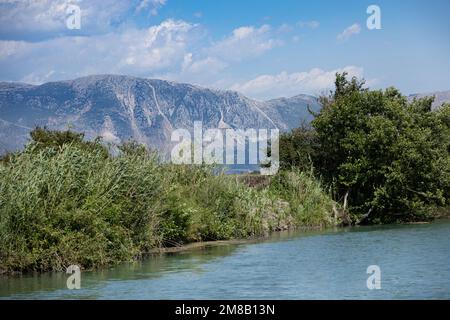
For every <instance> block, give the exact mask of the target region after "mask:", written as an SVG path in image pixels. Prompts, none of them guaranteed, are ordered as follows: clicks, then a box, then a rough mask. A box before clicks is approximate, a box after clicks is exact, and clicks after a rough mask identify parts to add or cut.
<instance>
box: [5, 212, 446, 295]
mask: <svg viewBox="0 0 450 320" xmlns="http://www.w3.org/2000/svg"><path fill="white" fill-rule="evenodd" d="M371 265H376V266H378V267H379V269H380V271H381V274H380V284H381V288H380V289H372V290H369V289H368V286H367V283H366V282H367V279H368V277H369V276H371V275H370V274H367V268H368V267H369V266H371ZM67 277H68V275H66V274H64V273H44V274H40V275H23V276H19V277H0V299H430V298H433V299H450V221H449V220H446V221H439V222H435V223H431V224H417V225H390V226H376V227H353V228H346V229H337V230H327V231H321V232H285V233H277V234H274V235H273V236H272V237H271V238H270V239H267V240H264V241H260V242H256V243H254V242H252V243H243V244H229V245H220V246H210V247H206V248H202V249H195V250H189V251H183V252H179V253H170V254H161V255H154V256H151V257H149V258H147V259H145V260H143V261H140V262H136V263H125V264H120V265H118V266H114V267H111V268H109V269H104V270H101V271H92V272H82V274H81V289H79V290H69V289H67V287H66V280H67Z"/></svg>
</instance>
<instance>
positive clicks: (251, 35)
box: [208, 24, 282, 61]
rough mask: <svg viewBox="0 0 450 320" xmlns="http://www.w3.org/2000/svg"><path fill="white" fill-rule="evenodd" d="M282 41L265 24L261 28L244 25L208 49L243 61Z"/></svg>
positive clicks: (229, 58) (215, 54)
mask: <svg viewBox="0 0 450 320" xmlns="http://www.w3.org/2000/svg"><path fill="white" fill-rule="evenodd" d="M281 44H282V41H281V40H279V39H276V38H275V37H274V35H273V34H272V28H271V27H270V26H269V25H267V24H265V25H262V26H261V27H259V28H256V27H254V26H244V27H240V28H237V29H234V30H233V33H232V34H231V36H229V37H227V38H225V39H223V40H222V41H219V42H217V43H215V44H214V45H213V46H212V47H211V48H210V49H209V50H208V51H209V53H210V54H211V55H214V56H217V57H219V58H221V59H223V60H226V61H241V60H244V59H246V58H249V57H255V56H259V55H261V54H263V53H265V52H266V51H268V50H270V49H272V48H274V47H276V46H279V45H281Z"/></svg>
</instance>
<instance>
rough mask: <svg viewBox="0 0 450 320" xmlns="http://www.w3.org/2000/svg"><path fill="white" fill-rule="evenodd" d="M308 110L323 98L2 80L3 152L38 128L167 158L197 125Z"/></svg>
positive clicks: (275, 118)
mask: <svg viewBox="0 0 450 320" xmlns="http://www.w3.org/2000/svg"><path fill="white" fill-rule="evenodd" d="M426 95H429V94H416V95H412V96H410V98H411V99H412V98H414V97H422V96H426ZM436 100H438V101H435V103H434V106H435V107H436V106H437V105H440V103H442V102H450V91H442V92H438V99H436ZM308 106H309V107H310V109H312V110H314V111H317V110H319V109H320V103H319V100H318V98H317V97H315V96H312V95H307V94H299V95H295V96H293V97H290V98H285V97H282V98H276V99H270V100H267V101H259V100H255V99H251V98H248V97H246V96H245V95H243V94H242V93H239V92H237V91H232V90H220V89H211V88H204V87H201V86H198V85H195V84H189V83H178V82H174V81H168V80H160V79H146V78H139V77H134V76H126V75H113V74H102V75H91V76H85V77H80V78H76V79H72V80H62V81H53V82H47V83H43V84H40V85H33V84H27V83H21V82H0V153H4V152H7V151H14V150H17V149H20V148H22V147H23V145H24V144H25V143H26V142H27V140H28V134H29V131H30V130H32V128H34V127H36V126H46V127H48V128H51V129H59V130H65V129H68V128H70V129H72V130H75V131H80V132H84V133H85V134H86V137H87V138H95V137H97V136H102V137H103V138H104V140H105V141H107V142H113V143H119V142H121V141H125V140H128V139H135V140H137V141H139V142H141V143H144V144H146V145H148V146H150V147H153V148H157V149H159V150H162V151H163V152H168V151H169V150H170V148H171V143H170V135H171V132H172V131H173V130H174V129H180V128H184V129H188V130H191V129H192V128H193V123H194V121H202V123H203V126H204V127H205V128H233V129H247V128H255V129H259V128H266V129H273V128H278V129H280V130H281V131H288V130H291V129H293V128H295V127H298V126H299V125H300V124H301V123H302V122H304V121H306V122H308V121H310V120H312V118H313V116H312V115H311V114H310V113H309V111H308V108H307V107H308Z"/></svg>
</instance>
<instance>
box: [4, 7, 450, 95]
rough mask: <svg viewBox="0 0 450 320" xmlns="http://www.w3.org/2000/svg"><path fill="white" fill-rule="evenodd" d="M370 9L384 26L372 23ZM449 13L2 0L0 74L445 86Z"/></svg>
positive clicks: (284, 86) (264, 84) (407, 89)
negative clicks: (344, 75)
mask: <svg viewBox="0 0 450 320" xmlns="http://www.w3.org/2000/svg"><path fill="white" fill-rule="evenodd" d="M372 4H376V5H378V6H379V7H380V9H381V27H382V28H381V30H369V29H368V28H367V25H366V20H367V18H368V17H369V14H367V12H366V11H367V7H368V6H369V5H372ZM73 5H76V6H78V7H79V8H80V12H81V19H80V21H81V25H80V29H69V28H68V27H67V21H68V20H69V22H70V21H72V20H71V18H73V12H74V11H71V9H70V8H73ZM449 13H450V1H448V0H428V1H416V0H409V1H404V0H374V1H365V0H345V1H344V0H343V1H334V0H329V1H325V0H324V1H317V0H316V1H312V0H311V1H299V0H282V1H280V0H277V1H274V0H273V1H272V0H245V1H242V0H239V1H238V0H0V80H1V81H21V82H27V83H35V84H38V83H43V82H47V81H54V80H63V79H73V78H77V77H81V76H85V75H90V74H105V73H113V74H126V75H134V76H139V77H146V78H162V79H169V80H173V81H180V82H190V83H195V84H199V85H203V86H208V87H213V88H220V89H234V90H238V91H241V92H243V93H244V94H246V95H248V96H250V97H253V98H257V99H269V98H274V97H280V96H292V95H295V94H299V93H310V94H318V93H323V92H325V91H326V90H329V88H330V87H331V86H332V83H333V78H334V74H335V73H336V72H337V71H347V72H348V73H349V74H350V75H355V76H359V77H364V78H365V79H366V80H367V83H368V85H369V86H371V87H373V88H384V87H387V86H391V85H394V86H396V87H398V88H400V89H401V90H402V91H403V92H404V93H405V94H406V93H416V92H429V91H437V90H450V40H449V39H450V19H448V14H449Z"/></svg>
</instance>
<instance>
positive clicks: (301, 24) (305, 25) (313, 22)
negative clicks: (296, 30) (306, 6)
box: [297, 20, 320, 29]
mask: <svg viewBox="0 0 450 320" xmlns="http://www.w3.org/2000/svg"><path fill="white" fill-rule="evenodd" d="M297 26H299V27H300V28H309V29H317V28H318V27H319V26H320V23H319V21H316V20H311V21H299V22H297Z"/></svg>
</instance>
